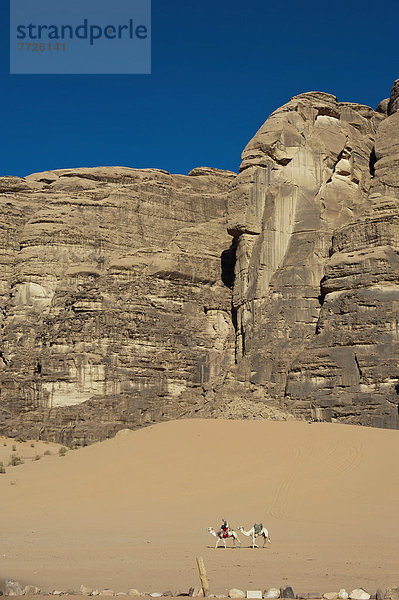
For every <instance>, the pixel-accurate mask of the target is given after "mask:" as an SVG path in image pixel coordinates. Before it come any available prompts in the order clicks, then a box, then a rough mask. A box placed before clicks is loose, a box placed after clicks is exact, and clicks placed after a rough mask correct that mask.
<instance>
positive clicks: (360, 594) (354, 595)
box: [349, 588, 370, 600]
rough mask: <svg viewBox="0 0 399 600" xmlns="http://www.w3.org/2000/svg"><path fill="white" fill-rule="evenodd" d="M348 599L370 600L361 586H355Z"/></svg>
mask: <svg viewBox="0 0 399 600" xmlns="http://www.w3.org/2000/svg"><path fill="white" fill-rule="evenodd" d="M349 598H350V600H370V594H369V593H368V592H366V590H364V589H363V588H356V589H355V590H352V591H351V593H350V594H349Z"/></svg>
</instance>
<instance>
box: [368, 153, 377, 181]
mask: <svg viewBox="0 0 399 600" xmlns="http://www.w3.org/2000/svg"><path fill="white" fill-rule="evenodd" d="M376 162H377V157H376V155H375V148H374V146H373V149H372V150H371V152H370V159H369V170H370V175H371V177H374V173H375V163H376Z"/></svg>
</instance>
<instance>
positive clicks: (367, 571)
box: [0, 420, 399, 593]
mask: <svg viewBox="0 0 399 600" xmlns="http://www.w3.org/2000/svg"><path fill="white" fill-rule="evenodd" d="M4 443H7V444H12V443H13V442H10V441H4V440H0V450H1V449H2V448H4V450H2V452H5V454H6V455H7V458H8V456H9V454H10V452H9V446H7V447H5V446H3V445H2V444H4ZM35 444H37V443H35ZM46 447H47V446H46ZM28 449H30V450H31V451H32V454H33V453H34V454H36V450H37V448H36V447H35V448H31V447H30V443H29V442H27V443H26V444H25V450H27V451H28ZM42 451H43V450H42V448H41V447H40V453H42ZM38 453H39V452H38ZM20 454H21V455H22V451H21V452H20ZM398 457H399V431H387V430H379V429H368V428H361V427H354V426H348V425H337V424H327V423H325V424H322V423H313V424H307V423H301V422H264V421H240V422H238V421H220V420H219V421H209V420H208V421H206V420H187V421H174V422H169V423H163V424H160V425H155V426H152V427H149V428H146V429H142V430H139V431H135V432H120V434H118V436H117V437H116V438H114V439H112V440H107V441H105V442H102V443H99V444H95V445H93V446H89V447H86V448H82V449H80V450H74V451H70V452H68V453H67V455H66V456H65V457H60V456H58V455H57V454H56V453H54V452H53V453H52V455H51V456H46V457H43V458H42V459H41V460H39V461H32V460H26V461H25V464H23V465H20V466H17V467H8V468H7V473H6V474H5V475H0V506H1V511H0V531H1V537H0V540H1V542H0V543H1V546H0V584H1V580H4V579H5V578H8V577H12V578H15V579H17V580H19V581H21V582H22V583H30V584H34V585H38V586H39V587H42V588H43V589H46V590H51V589H64V590H67V589H68V588H72V589H79V587H80V585H81V584H85V585H87V586H90V587H94V588H99V589H101V588H105V587H109V588H112V589H114V590H115V592H118V591H127V590H128V589H129V588H138V589H139V590H141V591H144V592H145V591H149V592H163V591H165V590H168V589H170V590H172V591H173V592H176V591H178V590H187V589H188V587H190V586H196V585H198V583H199V580H198V575H197V568H196V563H195V557H196V556H199V555H201V556H203V558H204V561H205V564H206V567H207V571H208V576H209V579H210V585H211V591H212V592H213V593H223V592H225V591H226V590H228V589H229V588H231V587H238V588H241V589H262V590H263V589H265V588H267V587H271V586H277V587H279V586H281V585H292V586H293V588H294V591H295V592H301V591H321V592H322V593H323V592H327V591H335V590H338V589H339V588H341V587H345V588H347V589H349V590H351V589H353V588H355V587H359V586H362V587H364V588H366V589H368V590H369V591H370V592H371V593H373V592H375V590H376V588H377V587H387V586H388V585H392V584H398V583H399V573H398V562H399V558H398V557H399V519H398V510H399V461H398ZM0 460H3V458H2V456H0ZM221 517H225V518H226V519H228V520H229V522H230V524H231V525H233V526H235V527H237V526H238V525H244V526H246V527H247V528H249V527H250V526H251V525H252V524H253V523H254V522H259V521H262V522H263V523H264V524H265V525H266V526H267V528H268V529H269V532H270V536H271V539H272V544H271V546H270V547H269V548H267V549H262V548H259V549H254V550H253V549H252V548H250V547H249V545H250V539H249V538H247V537H245V536H243V535H242V534H238V535H239V537H240V539H241V541H242V547H241V548H236V549H234V548H233V547H232V544H231V541H229V542H228V546H229V547H228V548H227V550H225V549H224V548H220V549H218V550H214V542H215V539H214V538H212V537H211V535H210V534H209V533H208V532H207V531H206V527H208V526H213V527H214V528H217V527H219V525H220V520H221Z"/></svg>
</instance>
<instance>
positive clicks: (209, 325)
mask: <svg viewBox="0 0 399 600" xmlns="http://www.w3.org/2000/svg"><path fill="white" fill-rule="evenodd" d="M232 178H234V174H233V173H230V172H225V171H218V170H215V169H195V170H194V171H192V172H191V173H190V174H189V176H179V175H170V174H169V173H166V172H163V171H157V170H151V169H150V170H141V171H140V170H134V169H125V168H96V169H73V170H64V171H55V172H47V173H40V174H36V175H32V176H29V177H26V178H25V179H18V178H8V177H7V178H3V179H2V180H0V185H1V196H0V202H1V206H2V212H3V219H2V230H1V242H0V243H1V248H2V250H1V254H0V261H1V263H2V269H1V271H2V276H1V279H2V281H1V288H0V289H1V297H0V300H1V314H2V333H1V355H0V358H1V364H0V367H1V371H0V385H1V401H0V423H1V430H2V432H4V433H7V434H9V435H13V434H14V433H16V432H20V431H21V430H23V431H24V433H25V434H26V435H29V436H42V437H46V438H52V439H58V440H60V441H62V442H64V443H72V442H78V443H85V442H89V441H92V440H94V439H99V438H103V437H106V436H108V435H111V434H112V433H114V432H115V431H116V430H117V429H120V428H121V427H135V426H139V425H143V424H145V423H149V422H153V421H159V420H161V419H162V418H171V417H179V416H180V415H181V414H183V413H184V412H185V411H186V405H187V402H188V399H189V398H190V399H191V401H192V400H193V398H195V397H196V396H199V397H201V394H202V393H203V392H204V390H203V385H204V384H206V383H207V382H209V381H215V382H217V381H218V380H219V379H220V380H223V378H224V377H225V376H226V373H227V371H228V370H229V369H230V367H231V364H232V362H233V360H234V327H233V325H232V321H231V300H230V297H231V290H230V287H231V284H232V266H233V265H232V262H231V260H232V255H231V250H230V246H231V239H230V237H229V236H228V234H227V232H226V197H227V189H228V186H229V183H230V181H231V180H232Z"/></svg>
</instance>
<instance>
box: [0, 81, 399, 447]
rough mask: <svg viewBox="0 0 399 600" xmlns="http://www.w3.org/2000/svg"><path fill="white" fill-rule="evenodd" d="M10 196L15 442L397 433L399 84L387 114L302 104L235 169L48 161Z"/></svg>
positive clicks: (7, 406)
mask: <svg viewBox="0 0 399 600" xmlns="http://www.w3.org/2000/svg"><path fill="white" fill-rule="evenodd" d="M0 202H1V207H2V219H1V234H0V235H1V242H0V248H1V249H0V262H1V265H2V269H1V273H2V275H1V278H0V279H1V286H0V303H1V320H2V323H1V325H2V329H1V339H0V387H1V390H0V391H1V395H0V431H1V432H2V433H6V434H8V435H15V434H18V433H21V432H23V433H24V434H25V435H29V436H35V437H43V438H49V439H54V440H57V441H61V442H63V443H66V444H71V443H74V442H75V443H80V444H81V443H88V442H91V441H93V440H96V439H102V438H104V437H107V436H109V435H112V434H113V433H115V432H116V431H117V430H118V429H121V428H126V427H137V426H140V425H143V424H146V423H150V422H154V421H159V420H161V419H164V418H178V417H184V416H194V415H203V416H225V417H243V418H246V417H247V418H248V417H264V418H290V416H291V417H292V416H293V417H295V418H306V419H309V418H314V419H322V420H340V421H342V422H350V423H360V424H365V425H374V426H383V427H395V428H397V427H399V419H398V401H399V396H398V393H399V367H398V364H399V360H398V359H399V342H398V320H399V319H398V306H399V288H398V286H397V281H398V278H399V258H398V252H399V234H398V233H397V230H398V222H399V82H396V83H395V84H394V86H393V89H392V93H391V97H390V98H389V99H386V100H384V101H382V102H381V103H380V105H379V106H378V108H377V110H376V111H374V110H372V109H371V108H369V107H367V106H364V105H361V104H355V103H349V102H338V101H337V99H336V98H335V96H332V95H330V94H325V93H321V92H309V93H305V94H300V95H299V96H295V97H294V98H292V100H291V101H290V102H288V103H287V104H286V105H284V106H283V107H281V108H279V109H278V110H277V111H275V112H274V113H273V114H272V115H271V116H270V117H269V119H268V120H267V121H266V123H265V124H264V125H263V126H262V127H261V129H260V130H259V131H258V133H257V134H256V135H255V136H254V138H253V139H252V140H251V141H250V142H249V144H248V145H247V147H246V148H245V149H244V152H243V155H242V163H241V167H240V172H239V174H238V175H235V174H234V173H231V172H226V171H219V170H217V169H209V168H198V169H194V170H193V171H191V173H189V175H188V176H182V175H171V174H169V173H167V172H165V171H160V170H155V169H147V170H135V169H128V168H122V167H109V168H105V167H102V168H95V169H70V170H60V171H49V172H45V173H39V174H35V175H30V176H28V177H25V178H17V177H3V178H1V179H0Z"/></svg>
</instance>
